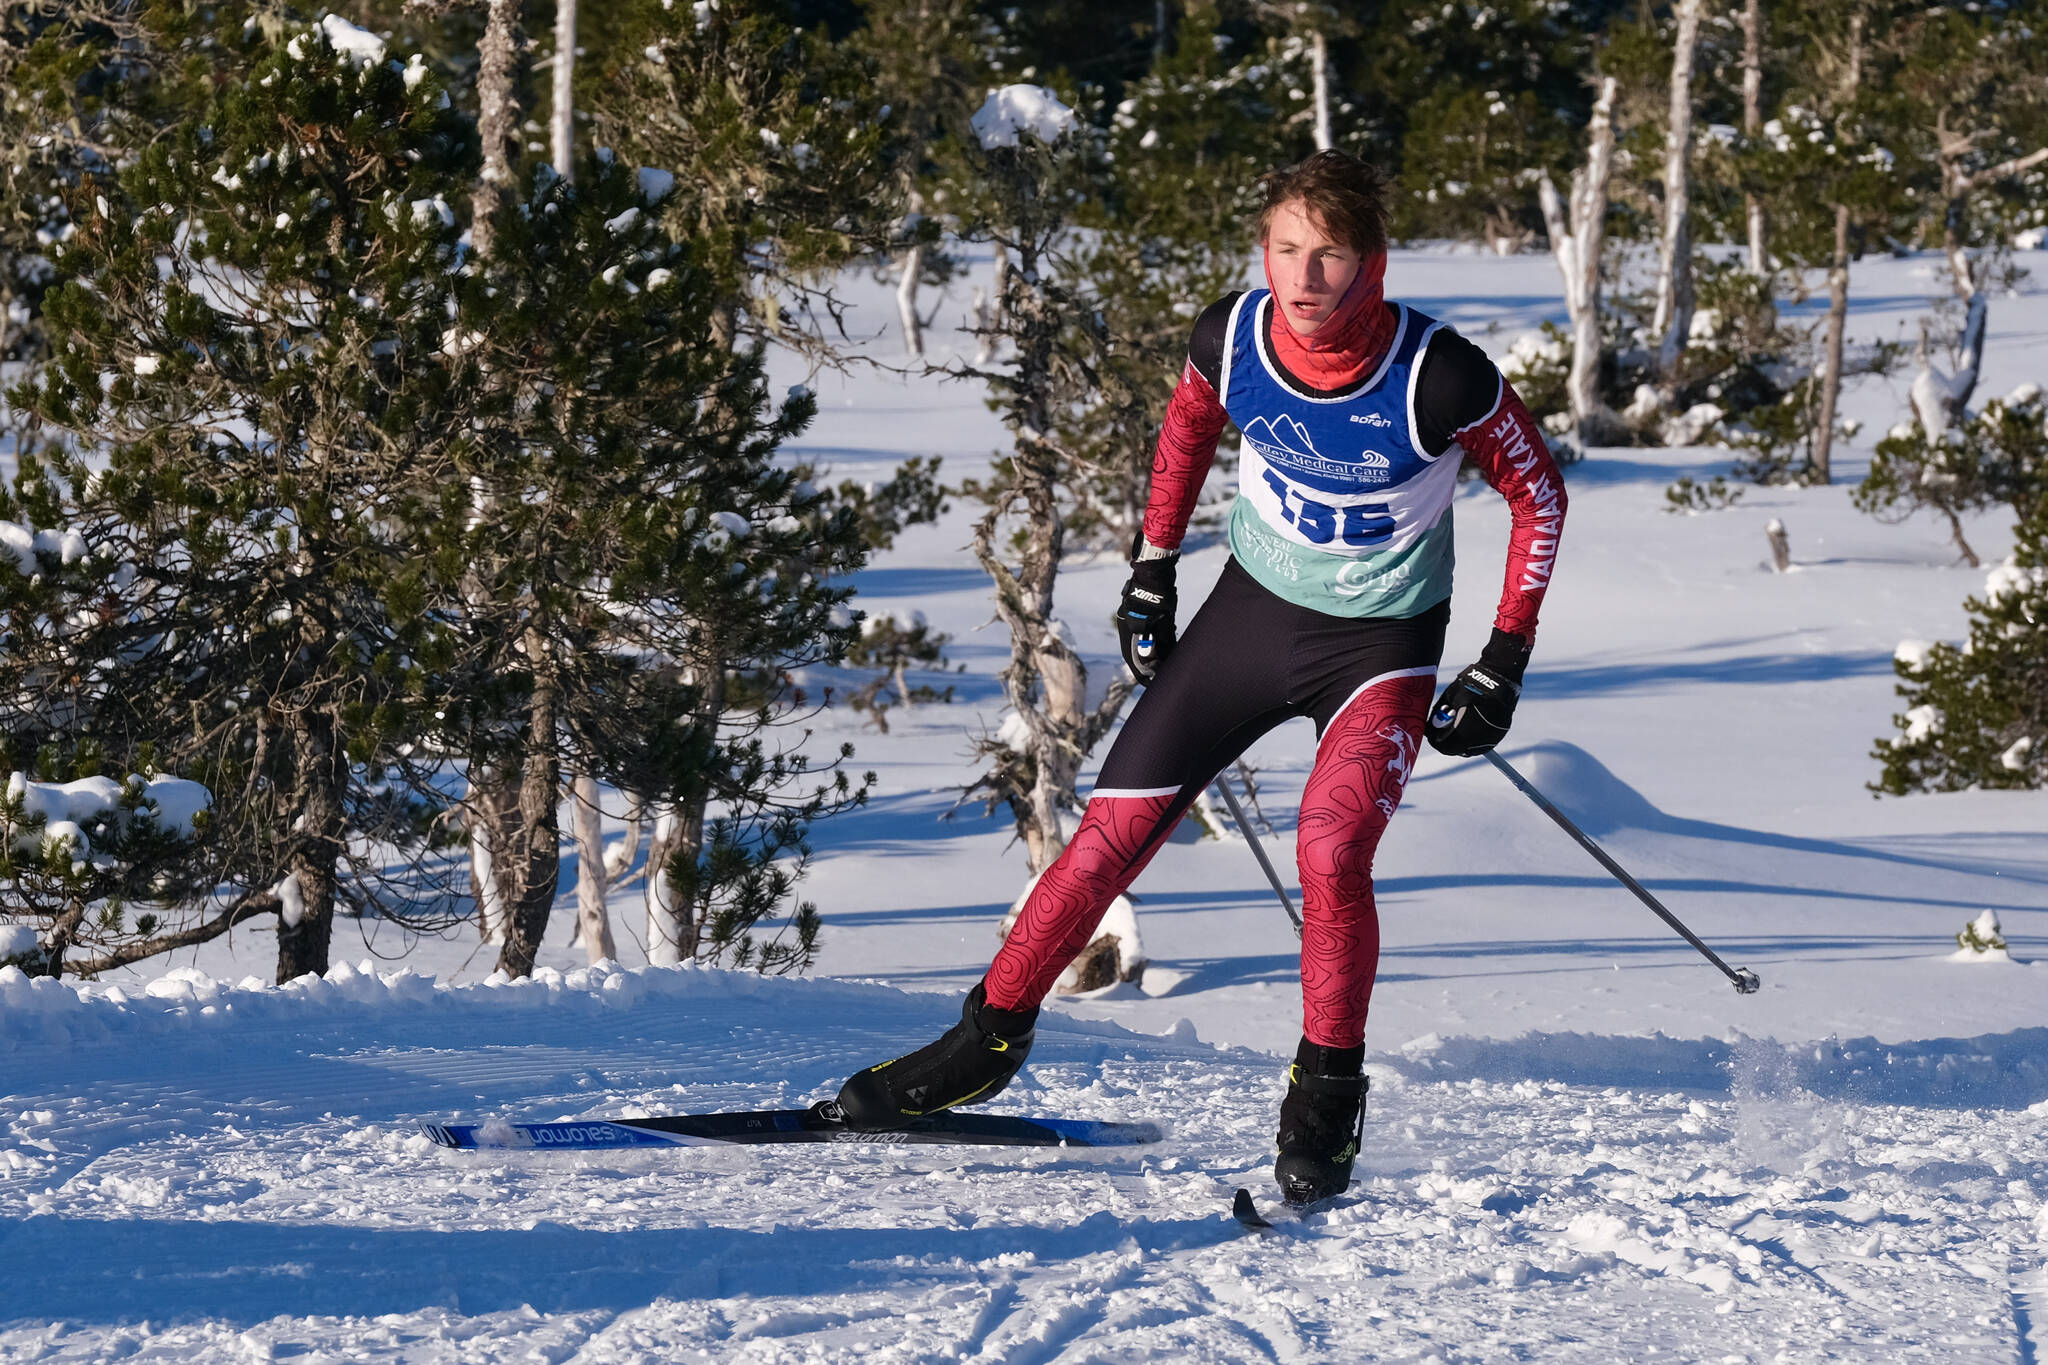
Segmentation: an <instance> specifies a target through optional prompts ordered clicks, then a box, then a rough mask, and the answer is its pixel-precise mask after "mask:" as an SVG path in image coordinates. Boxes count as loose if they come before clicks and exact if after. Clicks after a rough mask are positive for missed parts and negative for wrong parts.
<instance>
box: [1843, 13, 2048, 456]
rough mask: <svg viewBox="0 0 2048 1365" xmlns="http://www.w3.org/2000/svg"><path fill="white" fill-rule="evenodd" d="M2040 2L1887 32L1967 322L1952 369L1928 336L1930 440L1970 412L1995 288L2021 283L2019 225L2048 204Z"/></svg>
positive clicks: (1930, 227) (2046, 69) (1918, 193)
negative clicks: (1942, 365) (1941, 365)
mask: <svg viewBox="0 0 2048 1365" xmlns="http://www.w3.org/2000/svg"><path fill="white" fill-rule="evenodd" d="M2040 23H2041V15H2040V13H2039V12H2038V10H2036V9H2035V8H2034V7H2032V6H2011V5H1988V6H1979V7H1971V8H1968V9H1953V8H1950V7H1947V6H1930V7H1927V8H1925V9H1921V10H1918V11H1917V12H1913V13H1910V14H1908V15H1906V16H1904V17H1903V18H1902V20H1901V21H1900V22H1899V23H1897V24H1895V25H1892V26H1890V28H1889V29H1888V31H1886V32H1884V33H1882V34H1881V35H1879V42H1880V44H1881V47H1882V49H1883V50H1884V51H1885V52H1887V53H1888V54H1890V55H1891V57H1892V58H1893V59H1894V60H1893V64H1892V65H1893V74H1892V75H1891V76H1890V79H1889V80H1888V81H1887V88H1886V91H1885V104H1886V110H1887V114H1888V115H1889V117H1890V120H1891V122H1892V123H1893V125H1894V126H1895V127H1896V128H1897V130H1898V131H1897V146H1898V150H1899V152H1900V154H1901V155H1902V157H1903V158H1904V160H1905V163H1906V165H1907V166H1909V167H1911V168H1912V169H1913V171H1914V172H1915V174H1914V175H1913V177H1912V178H1913V180H1914V181H1915V182H1916V183H1915V184H1914V185H1913V186H1912V188H1911V193H1912V194H1913V195H1914V197H1915V198H1916V199H1917V201H1918V204H1919V207H1920V212H1921V215H1922V236H1923V240H1927V241H1929V242H1930V244H1938V245H1939V247H1940V250H1941V252H1942V254H1943V256H1945V257H1946V258H1947V263H1948V268H1949V279H1950V284H1951V287H1952V288H1953V291H1954V295H1953V297H1954V304H1953V305H1952V306H1953V308H1954V311H1955V313H1957V314H1959V315H1960V319H1961V321H1960V325H1959V326H1957V327H1954V328H1953V329H1952V330H1951V333H1950V335H1951V336H1952V337H1953V339H1954V343H1955V347H1954V350H1955V354H1954V358H1953V360H1952V362H1951V368H1950V370H1949V371H1947V372H1942V371H1940V370H1938V369H1937V368H1936V367H1935V366H1934V364H1933V363H1932V361H1931V360H1930V359H1929V357H1928V355H1927V338H1926V337H1925V335H1924V334H1923V337H1922V345H1921V354H1920V376H1919V378H1918V380H1917V382H1916V383H1915V384H1914V386H1913V402H1914V407H1915V409H1916V410H1917V412H1918V416H1919V419H1920V425H1921V428H1922V430H1923V431H1924V433H1925V434H1926V435H1927V436H1929V437H1930V438H1933V437H1938V436H1939V435H1940V433H1941V430H1942V428H1943V427H1945V426H1947V425H1948V424H1950V423H1952V422H1959V421H1961V420H1963V417H1964V414H1965V412H1966V411H1967V408H1968V405H1969V401H1970V395H1971V393H1972V392H1973V391H1974V390H1975V389H1976V386H1977V377H1978V375H1979V374H1980V373H1981V372H1982V370H1983V360H1984V342H1985V337H1986V334H1987V332H1988V324H1987V319H1986V316H1985V315H1986V312H1987V310H1988V309H1989V306H1990V298H1991V295H1992V293H1993V292H1994V291H1995V290H1997V289H1999V288H2003V287H2008V286H2009V285H2010V283H2011V280H2012V269H2011V261H2010V248H2009V246H2008V245H2007V244H2008V243H2009V242H2010V241H2011V238H2012V236H2013V234H2014V233H2015V232H2017V231H2018V230H2019V229H2020V228H2021V227H2022V226H2025V225H2027V224H2028V223H2031V222H2035V221H2038V220H2039V217H2040V215H2041V214H2042V212H2043V210H2044V209H2048V50H2044V44H2043V43H2042V41H2041V38H2040V34H2039V27H2040Z"/></svg>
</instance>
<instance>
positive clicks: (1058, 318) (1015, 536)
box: [953, 85, 1131, 874]
mask: <svg viewBox="0 0 2048 1365" xmlns="http://www.w3.org/2000/svg"><path fill="white" fill-rule="evenodd" d="M1075 123H1076V120H1075V117H1074V111H1073V110H1072V109H1071V108H1069V107H1068V106H1067V105H1065V104H1064V103H1062V102H1061V101H1060V100H1059V99H1058V98H1057V97H1056V96H1055V95H1054V94H1053V93H1052V91H1050V90H1048V89H1046V88H1044V87H1042V86H1035V85H1012V86H1005V87H1003V88H1002V89H1000V90H997V91H994V92H992V93H991V94H990V95H989V97H988V99H987V101H986V102H985V103H984V104H983V105H982V107H981V109H980V110H979V111H977V112H976V114H975V116H974V119H973V128H974V133H975V137H976V141H975V142H974V144H972V145H971V146H970V147H969V160H968V174H967V175H965V176H963V177H962V178H961V179H960V180H959V181H958V182H957V183H956V184H955V185H954V187H953V188H954V191H955V193H956V194H957V195H958V196H959V205H960V207H959V209H958V211H959V213H960V217H961V220H962V222H963V225H964V226H965V227H966V229H967V233H968V235H971V236H972V237H974V238H978V239H980V240H984V241H988V242H991V243H992V244H993V245H994V246H995V247H996V248H997V250H998V251H999V252H1000V253H1002V256H1003V258H1004V259H1007V260H1008V262H1009V265H1008V268H1007V269H1005V270H1003V271H1002V272H1001V275H1000V279H1001V292H1000V294H999V296H998V297H997V299H996V308H995V313H994V317H993V319H992V322H991V331H992V332H993V334H994V335H995V336H996V337H997V338H998V339H1000V340H1002V341H1004V342H1006V343H1007V344H1008V346H1009V353H1008V355H1007V357H1006V358H1005V359H1004V360H1003V361H1002V363H1000V364H999V365H988V366H982V367H976V366H972V365H967V364H964V363H963V364H956V365H955V366H954V367H953V373H955V374H956V375H959V376H960V377H962V378H971V379H975V380H979V381H981V382H984V383H986V384H987V385H988V386H989V388H990V391H991V398H990V402H991V405H992V406H993V407H994V408H995V409H996V411H997V412H998V413H1000V414H1001V416H1002V420H1003V424H1004V425H1005V426H1006V427H1007V428H1008V429H1009V430H1010V432H1011V433H1012V437H1013V444H1012V447H1011V451H1010V453H1009V454H1008V455H1007V456H1005V457H1004V458H1003V459H1001V460H999V461H997V463H996V469H995V475H994V477H993V478H992V479H991V480H989V481H988V482H987V483H985V484H982V483H975V482H970V483H968V484H966V485H964V486H963V489H962V491H963V492H964V493H967V494H969V495H971V496H976V497H979V498H981V499H982V500H983V501H984V502H985V503H986V504H987V505H988V511H987V512H986V513H984V514H983V515H982V517H981V518H980V520H979V521H978V522H977V523H976V525H975V529H974V553H975V558H976V560H977V561H979V563H980V564H981V566H982V568H983V569H984V570H986V571H987V572H988V575H989V577H990V578H991V579H992V580H993V581H994V583H995V607H996V615H997V616H998V618H1000V619H1001V620H1002V622H1003V623H1004V624H1005V625H1006V626H1008V627H1009V631H1010V663H1009V666H1008V667H1007V668H1005V669H1004V670H1003V691H1004V695H1005V698H1006V699H1007V700H1008V702H1009V704H1010V707H1011V711H1012V719H1011V721H1010V722H1008V723H1007V724H1006V725H1005V726H1004V727H1003V729H1002V730H1001V731H999V732H998V733H997V734H995V735H991V736H988V737H986V738H984V740H983V741H982V742H981V744H980V746H979V749H980V754H981V756H982V757H984V758H986V759H987V760H988V763H989V767H988V769H987V770H986V771H985V772H984V773H983V774H982V775H981V777H979V778H978V779H977V780H976V781H975V782H974V783H973V784H972V785H970V786H969V788H968V791H969V792H970V793H973V792H977V791H978V792H983V793H985V794H986V796H987V799H988V801H989V804H990V805H991V807H993V806H996V805H1004V806H1007V807H1008V808H1009V810H1010V812H1011V815H1012V817H1013V818H1014V819H1015V820H1016V823H1017V831H1018V834H1019V836H1020V837H1021V838H1022V839H1023V840H1024V843H1025V846H1026V848H1027V849H1028V850H1029V851H1030V858H1031V870H1032V872H1033V873H1034V874H1036V873H1038V872H1042V871H1044V869H1045V868H1046V867H1047V866H1049V865H1050V864H1051V863H1052V861H1053V859H1054V858H1056V857H1058V856H1059V854H1060V852H1061V850H1062V849H1064V848H1065V847H1066V833H1065V823H1064V820H1065V813H1066V812H1068V811H1070V810H1072V809H1074V808H1075V806H1076V805H1077V804H1078V798H1077V796H1076V794H1075V784H1076V781H1077V779H1078V777H1079V773H1080V767H1081V762H1082V760H1083V759H1084V758H1085V757H1086V756H1087V754H1088V752H1089V751H1090V750H1091V749H1093V748H1094V747H1095V745H1096V744H1097V743H1098V742H1099V741H1100V740H1101V739H1102V737H1103V736H1104V735H1105V734H1106V733H1107V732H1108V730H1109V727H1110V725H1111V723H1112V722H1114V720H1115V719H1116V715H1117V712H1118V711H1119V710H1121V709H1122V707H1123V703H1124V700H1125V698H1127V697H1128V696H1129V695H1130V690H1131V683H1130V680H1129V679H1128V678H1123V677H1119V678H1117V679H1115V680H1114V681H1112V682H1111V683H1110V684H1109V686H1108V688H1107V689H1106V690H1105V691H1104V693H1103V694H1102V696H1101V698H1100V699H1099V700H1097V701H1095V702H1093V703H1092V704H1091V702H1090V699H1089V688H1088V670H1087V665H1086V664H1085V663H1084V662H1083V661H1082V659H1081V656H1080V653H1079V652H1078V651H1077V650H1076V649H1075V648H1074V643H1073V640H1072V638H1071V637H1070V635H1069V634H1068V633H1067V631H1066V628H1065V627H1064V626H1063V625H1062V624H1061V623H1060V622H1059V620H1058V618H1057V616H1056V614H1055V606H1054V597H1055V588H1056V585H1057V583H1058V579H1059V571H1060V560H1061V557H1062V555H1063V554H1064V553H1065V549H1066V537H1067V517H1068V508H1069V507H1070V505H1071V501H1072V498H1073V491H1072V485H1073V480H1074V479H1075V477H1076V475H1077V468H1076V462H1075V458H1074V455H1073V453H1072V452H1070V451H1068V450H1066V449H1065V448H1064V447H1063V446H1062V444H1061V441H1060V438H1059V436H1058V434H1057V433H1058V432H1059V430H1060V424H1061V422H1062V420H1063V416H1064V414H1066V413H1067V412H1068V411H1069V410H1070V409H1072V408H1074V407H1077V406H1081V405H1085V404H1087V403H1089V402H1091V401H1093V400H1094V399H1095V396H1096V395H1097V394H1099V393H1100V391H1101V388H1102V379H1101V372H1102V365H1103V358H1104V356H1105V355H1106V353H1107V352H1108V349H1109V346H1110V344H1111V339H1110V337H1109V335H1108V332H1107V329H1106V327H1105V326H1104V324H1103V321H1102V318H1101V316H1100V314H1099V312H1098V310H1097V309H1096V308H1095V306H1094V301H1093V299H1092V298H1090V297H1089V296H1088V295H1087V293H1086V292H1085V288H1084V286H1083V285H1082V284H1081V283H1080V282H1079V279H1078V273H1077V271H1076V269H1075V267H1074V265H1073V263H1072V261H1071V259H1070V258H1069V257H1068V256H1067V254H1066V253H1065V251H1064V250H1063V248H1064V246H1065V245H1066V243H1067V242H1068V240H1069V239H1070V236H1071V232H1072V226H1073V221H1072V215H1073V206H1074V204H1075V202H1076V201H1077V200H1078V199H1079V198H1080V191H1081V188H1082V187H1083V186H1084V185H1085V184H1086V183H1087V177H1088V174H1089V171H1088V163H1087V156H1088V151H1089V143H1088V139H1087V137H1086V135H1085V133H1084V132H1083V131H1082V130H1080V129H1077V128H1076V126H1075Z"/></svg>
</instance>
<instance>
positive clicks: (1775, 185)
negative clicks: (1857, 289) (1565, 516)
mask: <svg viewBox="0 0 2048 1365" xmlns="http://www.w3.org/2000/svg"><path fill="white" fill-rule="evenodd" d="M1887 18H1888V15H1887V13H1886V12H1885V10H1884V8H1883V7H1882V6H1881V5H1878V4H1876V3H1873V2H1872V0H1831V3H1825V4H1816V5H1811V6H1808V7H1806V8H1805V9H1803V10H1800V11H1798V12H1796V13H1793V14H1788V15H1787V16H1786V22H1785V23H1784V25H1783V28H1784V29H1785V31H1786V33H1787V35H1788V39H1789V40H1790V41H1792V42H1794V43H1796V44H1797V46H1798V50H1799V52H1800V54H1801V56H1802V57H1803V61H1802V62H1801V63H1800V65H1799V68H1798V77H1797V79H1795V80H1792V81H1789V82H1788V83H1787V86H1786V88H1785V89H1784V90H1783V92H1782V95H1781V103H1780V105H1779V109H1778V113H1777V116H1776V117H1775V118H1773V119H1771V120H1769V121H1768V122H1766V123H1765V124H1764V129H1763V132H1764V141H1763V143H1762V144H1761V145H1759V146H1756V147H1754V148H1752V149H1751V164H1752V165H1753V166H1754V167H1755V173H1756V174H1757V176H1758V178H1759V179H1761V180H1762V181H1763V182H1764V183H1766V184H1768V185H1770V186H1771V187H1772V189H1773V193H1772V194H1771V195H1770V196H1769V198H1770V203H1771V206H1772V215H1771V221H1772V232H1773V237H1772V241H1773V245H1774V250H1775V251H1776V252H1777V254H1778V255H1779V256H1780V257H1781V258H1783V259H1784V260H1786V261H1787V262H1789V263H1790V264H1792V265H1793V266H1794V267H1795V268H1796V267H1802V266H1803V267H1808V268H1812V267H1817V266H1820V265H1825V266H1826V267H1827V272H1828V274H1827V282H1828V312H1827V318H1826V322H1825V324H1824V334H1823V337H1822V340H1821V343H1820V354H1819V356H1818V357H1817V363H1815V364H1814V365H1812V366H1811V367H1810V368H1809V370H1808V373H1807V374H1806V375H1805V376H1803V377H1802V380H1803V382H1795V383H1791V384H1787V385H1785V388H1786V390H1787V398H1786V399H1785V401H1784V403H1783V404H1781V408H1782V411H1781V412H1780V413H1779V414H1777V417H1776V420H1775V425H1776V427H1777V428H1778V429H1779V430H1780V431H1782V432H1785V433H1787V434H1793V435H1794V436H1795V438H1796V439H1797V440H1798V443H1799V445H1800V446H1802V447H1803V453H1804V461H1803V463H1802V464H1800V465H1798V466H1797V467H1791V466H1790V465H1789V463H1788V462H1787V461H1786V460H1785V459H1784V458H1783V457H1782V456H1777V457H1774V458H1773V459H1772V460H1770V461H1767V462H1766V467H1765V468H1764V471H1763V472H1764V473H1765V474H1766V476H1767V477H1791V478H1796V479H1798V480H1800V481H1802V482H1812V483H1827V482H1829V480H1830V479H1831V477H1832V451H1833V448H1834V442H1835V439H1836V437H1837V435H1838V434H1839V424H1838V422H1837V420H1836V410H1837V406H1838V403H1839V400H1840V396H1841V389H1842V384H1843V381H1844V380H1845V379H1846V378H1847V377H1848V375H1849V372H1850V361H1849V356H1848V351H1847V338H1846V329H1847V321H1848V311H1849V265H1850V262H1851V261H1852V260H1854V259H1855V258H1856V257H1857V256H1860V255H1861V254H1862V252H1863V250H1864V247H1865V245H1866V243H1867V241H1868V239H1869V238H1870V236H1871V235H1872V234H1873V233H1876V234H1879V235H1881V236H1882V235H1888V232H1887V230H1888V228H1889V227H1890V226H1891V225H1892V223H1893V222H1894V221H1895V220H1896V217H1897V214H1898V212H1899V208H1900V203H1901V195H1902V193H1903V190H1904V188H1905V187H1904V184H1903V181H1902V178H1901V176H1900V175H1899V173H1898V165H1897V162H1898V158H1897V156H1896V154H1895V153H1894V152H1893V151H1892V150H1891V149H1890V147H1888V146H1887V145H1886V144H1887V141H1888V138H1889V135H1890V133H1891V131H1892V128H1891V127H1890V125H1888V124H1887V122H1886V121H1885V118H1884V108H1883V102H1882V99H1881V98H1880V96H1881V92H1882V91H1883V90H1884V89H1885V86H1886V82H1887V79H1888V77H1887V74H1886V72H1885V70H1883V69H1881V63H1882V60H1883V54H1882V53H1881V52H1880V51H1879V50H1878V49H1876V48H1875V47H1874V45H1873V43H1872V41H1871V38H1872V34H1873V33H1874V32H1878V31H1881V30H1882V29H1883V28H1884V27H1885V26H1886V21H1887ZM1885 363H1887V353H1886V352H1884V351H1882V350H1879V351H1877V352H1875V353H1874V354H1873V357H1872V360H1871V361H1870V362H1869V364H1868V366H1866V368H1877V367H1882V366H1883V365H1884V364H1885ZM1753 420H1754V421H1755V422H1756V424H1757V425H1758V427H1759V429H1762V430H1765V431H1769V430H1770V429H1771V427H1772V426H1773V418H1772V417H1771V416H1770V415H1767V414H1763V413H1759V414H1757V415H1756V417H1755V418H1754V419H1753ZM1772 444H1773V445H1776V446H1778V447H1779V448H1780V449H1782V446H1783V442H1782V441H1781V440H1779V439H1778V438H1777V437H1775V436H1774V437H1773V440H1772Z"/></svg>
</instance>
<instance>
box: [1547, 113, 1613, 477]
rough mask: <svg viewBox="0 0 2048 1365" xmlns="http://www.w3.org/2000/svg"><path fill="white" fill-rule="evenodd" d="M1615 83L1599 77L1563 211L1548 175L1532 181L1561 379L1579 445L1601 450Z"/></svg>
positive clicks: (1605, 423) (1606, 433)
mask: <svg viewBox="0 0 2048 1365" xmlns="http://www.w3.org/2000/svg"><path fill="white" fill-rule="evenodd" d="M1619 88H1620V82H1619V81H1617V80H1616V79H1615V78H1614V77H1613V76H1602V77H1601V78H1600V82H1599V85H1598V87H1597V89H1598V92H1599V93H1598V95H1597V96H1596V98H1595V99H1594V101H1593V117H1592V121H1591V122H1590V123H1588V124H1587V126H1586V164H1585V165H1584V166H1582V167H1580V168H1579V169H1578V170H1575V171H1573V172H1572V195H1571V203H1570V205H1569V206H1566V205H1565V204H1562V203H1560V202H1559V199H1558V193H1557V186H1556V185H1554V184H1553V183H1551V179H1550V176H1549V174H1548V172H1545V173H1543V175H1542V176H1541V177H1540V179H1539V180H1538V181H1537V187H1536V188H1537V193H1538V195H1539V197H1540V200H1541V203H1542V205H1543V221H1544V225H1545V227H1546V228H1547V229H1548V231H1549V233H1550V248H1551V250H1552V251H1553V252H1554V253H1555V254H1556V256H1557V268H1558V271H1559V273H1561V274H1562V275H1563V276H1564V298H1565V310H1566V311H1567V312H1568V313H1569V314H1570V315H1571V324H1572V364H1571V371H1570V373H1569V375H1568V376H1567V377H1566V380H1565V392H1566V395H1567V397H1568V398H1569V399H1570V401H1571V410H1572V421H1573V424H1574V425H1575V426H1576V427H1577V428H1578V436H1579V440H1580V441H1581V442H1582V443H1583V444H1586V445H1601V444H1604V443H1606V442H1607V441H1609V440H1611V439H1613V437H1614V435H1615V433H1616V430H1617V428H1618V427H1619V426H1620V422H1619V419H1617V418H1616V417H1615V415H1614V412H1613V411H1612V410H1611V409H1610V408H1608V406H1607V405H1606V404H1605V403H1603V402H1602V401H1601V400H1600V349H1601V348H1600V252H1601V248H1602V246H1603V240H1604V238H1605V235H1606V227H1607V192H1608V186H1609V184H1610V183H1611V181H1612V180H1613V176H1614V100H1615V95H1616V93H1617V91H1618V90H1619Z"/></svg>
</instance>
